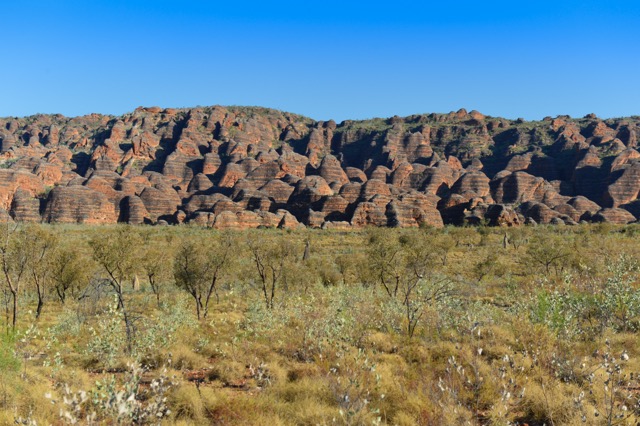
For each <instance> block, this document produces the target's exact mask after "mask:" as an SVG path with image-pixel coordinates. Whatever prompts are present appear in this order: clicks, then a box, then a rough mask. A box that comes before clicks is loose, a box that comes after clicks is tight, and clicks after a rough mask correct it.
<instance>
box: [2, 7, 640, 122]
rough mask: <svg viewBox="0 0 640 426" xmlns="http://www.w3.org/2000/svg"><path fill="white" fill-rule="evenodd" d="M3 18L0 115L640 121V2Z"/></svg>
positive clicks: (35, 12)
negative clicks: (454, 115)
mask: <svg viewBox="0 0 640 426" xmlns="http://www.w3.org/2000/svg"><path fill="white" fill-rule="evenodd" d="M0 16H2V26H1V31H0V41H2V43H1V46H2V61H1V62H0V81H1V82H2V85H3V88H2V91H1V92H0V116H24V115H30V114H34V113H62V114H65V115H69V116H73V115H82V114H87V113H90V112H100V113H107V114H122V113H125V112H128V111H131V110H133V109H134V108H136V107H137V106H140V105H144V106H151V105H159V106H163V107H188V106H195V105H215V104H221V105H259V106H266V107H272V108H278V109H283V110H287V111H291V112H296V113H300V114H304V115H307V116H310V117H312V118H315V119H329V118H333V119H335V120H337V121H341V120H343V119H363V118H371V117H387V116H391V115H395V114H398V115H409V114H414V113H425V112H449V111H451V110H457V109H458V108H461V107H464V108H467V109H469V110H471V109H477V110H479V111H481V112H483V113H485V114H489V115H495V116H498V115H499V116H506V117H510V118H516V117H524V118H527V119H540V118H542V117H544V116H546V115H551V116H555V115H558V114H570V115H572V116H583V115H585V114H587V113H590V112H594V113H596V114H598V115H599V116H601V117H618V116H625V115H640V102H639V101H638V100H639V99H640V73H639V70H640V25H638V23H639V22H640V2H637V1H626V0H625V1H577V0H569V1H559V0H557V1H553V2H552V1H546V0H537V1H518V0H512V1H484V2H479V1H458V2H454V1H447V2H429V1H422V2H418V1H407V0H395V1H392V2H375V1H367V2H360V1H354V2H346V1H345V2H338V1H334V0H327V1H323V2H313V1H271V2H269V1H259V2H258V1H255V2H254V1H241V0H237V1H235V2H228V1H226V2H219V1H198V0H194V1H167V0H153V1H136V0H129V1H120V0H116V1H102V0H91V1H64V0H59V1H31V0H19V1H12V2H5V3H4V4H2V6H1V8H0Z"/></svg>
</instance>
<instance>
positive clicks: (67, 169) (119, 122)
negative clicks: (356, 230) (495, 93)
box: [0, 106, 640, 229]
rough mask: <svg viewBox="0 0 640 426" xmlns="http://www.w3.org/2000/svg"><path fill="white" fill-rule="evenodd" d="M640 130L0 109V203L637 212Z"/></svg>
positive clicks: (155, 217) (443, 118)
mask: <svg viewBox="0 0 640 426" xmlns="http://www.w3.org/2000/svg"><path fill="white" fill-rule="evenodd" d="M639 131H640V117H630V118H621V119H609V120H601V119H599V118H597V117H596V116H594V115H592V114H590V115H588V116H586V117H584V118H582V119H573V118H570V117H567V116H560V117H556V118H545V119H544V120H542V121H536V122H527V121H524V120H521V119H518V120H507V119H503V118H494V117H488V116H484V115H482V114H480V113H479V112H477V111H471V112H467V111H465V110H459V111H457V112H452V113H449V114H428V115H413V116H409V117H404V118H401V117H392V118H389V119H372V120H364V121H344V122H342V123H340V124H337V123H335V122H334V121H326V122H322V121H314V120H311V119H309V118H305V117H302V116H299V115H295V114H290V113H285V112H280V111H275V110H270V109H264V108H242V107H233V108H225V107H220V106H214V107H204V108H190V109H161V108H158V107H151V108H138V109H136V110H135V111H134V112H133V113H130V114H125V115H123V116H120V117H113V116H104V115H99V114H91V115H87V116H83V117H74V118H67V117H64V116H61V115H35V116H31V117H25V118H0V214H2V215H3V216H4V217H7V216H10V217H12V218H13V219H14V220H17V221H25V222H38V221H44V222H63V223H96V224H103V223H115V222H118V221H120V222H129V223H134V224H142V223H149V224H154V223H165V222H166V223H174V224H177V223H189V222H191V223H195V224H200V225H203V226H210V227H215V228H220V229H224V228H253V227H260V226H265V227H281V228H288V229H289V228H297V227H300V226H303V225H306V226H310V227H318V228H334V229H348V228H351V227H361V226H367V225H374V226H397V227H410V226H422V225H428V226H436V227H438V226H443V224H464V223H487V224H490V225H519V224H522V223H531V222H536V223H554V224H561V223H564V224H569V225H571V224H575V223H578V222H580V221H591V222H613V223H629V222H633V221H636V220H637V219H638V218H639V217H640V207H639V206H640V201H638V197H639V196H640V153H639V152H638V151H637V145H638V140H637V135H638V133H639Z"/></svg>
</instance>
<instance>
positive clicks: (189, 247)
mask: <svg viewBox="0 0 640 426" xmlns="http://www.w3.org/2000/svg"><path fill="white" fill-rule="evenodd" d="M232 246H233V240H232V239H231V236H230V235H229V234H223V235H207V236H205V237H202V236H199V237H194V238H189V239H188V240H185V241H183V242H182V244H180V246H179V247H178V250H177V253H176V255H175V260H174V263H173V265H174V266H173V274H174V278H175V281H176V285H177V286H178V287H180V288H181V289H183V290H185V291H186V292H187V293H189V294H190V295H191V297H193V300H194V302H195V305H196V314H197V316H198V319H200V318H201V317H203V318H206V317H207V314H208V312H209V301H210V300H211V296H212V295H214V294H215V296H216V300H217V301H219V295H218V286H219V284H220V280H221V279H222V277H223V276H224V274H225V273H226V271H227V269H228V267H229V265H230V263H231V255H232V253H231V251H232Z"/></svg>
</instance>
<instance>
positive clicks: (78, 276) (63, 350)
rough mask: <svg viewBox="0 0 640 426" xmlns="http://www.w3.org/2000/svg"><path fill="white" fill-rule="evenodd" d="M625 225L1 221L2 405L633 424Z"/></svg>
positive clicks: (148, 414) (10, 420)
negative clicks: (339, 227) (277, 226)
mask: <svg viewBox="0 0 640 426" xmlns="http://www.w3.org/2000/svg"><path fill="white" fill-rule="evenodd" d="M638 231H639V228H638V227H637V226H635V225H630V226H626V227H614V226H608V225H598V226H594V225H585V226H582V225H581V226H576V227H542V226H538V227H522V228H509V229H505V228H485V227H479V228H445V229H444V230H432V229H414V230H397V229H370V230H365V231H362V232H329V231H314V230H308V231H299V232H283V231H276V230H255V231H243V232H235V233H219V232H216V231H213V230H209V229H202V228H196V227H187V226H180V227H125V226H114V227H87V226H60V225H58V226H29V227H21V228H14V227H12V226H5V227H4V228H3V231H2V241H4V242H5V243H3V244H0V252H1V253H0V254H1V256H0V257H1V259H0V260H4V259H6V261H7V262H8V263H5V264H3V265H4V267H3V268H2V270H3V277H4V278H3V280H2V286H3V287H2V288H3V290H4V291H3V306H2V309H3V323H2V327H3V329H2V333H1V336H2V337H1V339H0V424H15V423H16V422H17V423H18V424H38V425H47V424H71V423H74V422H75V423H76V424H123V425H124V424H228V425H248V424H262V425H266V424H268V425H289V424H300V425H316V424H319V425H325V424H348V425H360V424H390V425H414V424H422V425H457V424H470V425H485V424H491V425H507V424H525V423H526V424H529V425H537V424H539V425H542V424H547V425H574V424H575V425H578V424H581V425H582V424H590V425H599V424H602V425H613V424H621V425H622V424H636V423H637V421H638V419H640V406H639V404H638V402H639V399H640V393H639V392H640V383H639V382H638V375H637V372H638V371H640V345H639V344H638V334H637V331H638V328H639V327H640V291H639V290H638V277H639V275H638V273H639V269H638V263H637V259H638V256H639V254H640V244H639V243H638V235H639V233H638ZM34 236H35V238H34ZM45 240H46V241H49V240H50V241H51V244H50V246H48V247H49V249H47V250H48V251H45V253H44V254H42V253H43V249H42V244H41V242H42V241H45ZM39 254H40V255H42V256H41V257H38V255H39ZM20 265H22V266H24V270H23V272H22V274H23V275H22V276H21V277H20V282H21V286H20V289H19V291H18V292H17V293H16V297H17V301H18V309H17V318H16V326H15V328H13V327H12V303H11V301H12V299H11V292H10V291H9V285H8V282H7V279H8V280H13V283H14V284H15V280H16V278H17V277H18V273H19V271H20V268H19V266H20ZM212 285H213V287H212ZM61 292H62V293H63V294H64V297H62V296H61ZM62 299H64V303H63V301H62ZM207 299H208V302H207ZM38 301H40V305H41V309H40V311H41V313H40V315H39V317H38V318H37V319H36V314H37V312H38V305H39V303H38ZM198 316H199V318H198Z"/></svg>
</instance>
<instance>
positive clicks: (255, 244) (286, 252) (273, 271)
mask: <svg viewBox="0 0 640 426" xmlns="http://www.w3.org/2000/svg"><path fill="white" fill-rule="evenodd" d="M247 246H248V247H249V252H250V253H251V259H252V260H253V264H254V265H255V267H256V273H257V275H258V279H259V283H260V288H261V290H262V296H263V297H264V303H265V305H266V307H267V308H268V309H273V307H274V302H275V298H276V292H277V291H278V288H279V287H280V286H281V285H282V284H283V283H284V280H285V278H286V268H287V267H288V266H290V265H291V264H293V263H295V262H296V261H297V260H296V253H300V250H299V247H298V245H297V244H296V242H295V241H294V240H293V239H292V238H291V237H289V236H287V235H281V234H278V235H277V236H276V237H274V238H270V239H261V240H256V239H252V238H250V239H249V240H248V241H247Z"/></svg>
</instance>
